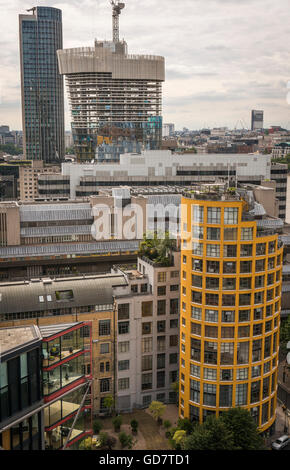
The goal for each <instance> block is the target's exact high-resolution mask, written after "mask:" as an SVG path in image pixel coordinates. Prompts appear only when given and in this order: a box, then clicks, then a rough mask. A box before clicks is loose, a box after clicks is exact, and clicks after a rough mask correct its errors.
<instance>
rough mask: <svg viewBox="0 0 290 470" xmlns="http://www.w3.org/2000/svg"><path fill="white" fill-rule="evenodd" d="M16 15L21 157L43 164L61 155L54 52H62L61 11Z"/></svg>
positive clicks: (40, 9)
mask: <svg viewBox="0 0 290 470" xmlns="http://www.w3.org/2000/svg"><path fill="white" fill-rule="evenodd" d="M29 11H31V14H29V15H19V37H20V65H21V94H22V123H23V147H24V155H25V156H26V158H27V159H29V160H43V161H44V162H45V163H50V162H57V161H60V160H61V159H62V158H63V156H64V150H65V148H64V92H63V77H62V76H61V75H60V74H59V71H58V63H57V55H56V51H57V50H58V49H62V47H63V44H62V12H61V10H59V9H57V8H48V7H34V8H32V9H31V10H29Z"/></svg>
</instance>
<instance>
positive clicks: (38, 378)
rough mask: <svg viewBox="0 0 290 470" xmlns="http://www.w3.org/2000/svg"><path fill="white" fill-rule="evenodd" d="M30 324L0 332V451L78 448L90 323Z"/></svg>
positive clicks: (87, 413) (87, 383)
mask: <svg viewBox="0 0 290 470" xmlns="http://www.w3.org/2000/svg"><path fill="white" fill-rule="evenodd" d="M5 294H6V292H5ZM5 297H6V295H5ZM6 300H7V299H5V301H6ZM32 323H33V322H32V320H30V322H28V323H27V324H26V325H25V326H22V325H20V326H19V324H18V326H16V327H8V328H1V327H0V342H1V357H0V358H1V363H0V368H1V387H0V388H1V393H0V405H1V406H0V410H1V412H0V442H1V447H2V448H3V449H4V450H44V449H49V450H60V449H78V446H79V443H80V442H81V440H82V439H84V438H86V437H87V436H88V435H91V434H92V422H91V410H92V407H91V398H90V397H91V382H92V376H91V361H92V355H91V347H92V342H91V323H90V322H74V323H71V324H68V323H67V324H58V325H53V324H50V325H49V326H40V327H38V326H36V325H33V324H32ZM1 326H2V325H1ZM87 364H88V365H89V370H88V366H87Z"/></svg>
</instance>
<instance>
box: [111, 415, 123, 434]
mask: <svg viewBox="0 0 290 470" xmlns="http://www.w3.org/2000/svg"><path fill="white" fill-rule="evenodd" d="M122 422H123V418H122V416H116V417H115V418H114V419H113V420H112V423H113V425H114V429H115V431H116V432H118V431H120V428H121V424H122Z"/></svg>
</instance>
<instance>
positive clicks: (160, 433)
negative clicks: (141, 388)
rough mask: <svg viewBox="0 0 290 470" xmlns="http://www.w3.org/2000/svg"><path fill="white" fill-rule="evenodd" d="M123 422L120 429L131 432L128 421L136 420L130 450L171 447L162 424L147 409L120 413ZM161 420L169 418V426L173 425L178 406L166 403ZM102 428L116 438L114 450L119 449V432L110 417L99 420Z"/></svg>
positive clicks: (176, 417)
mask: <svg viewBox="0 0 290 470" xmlns="http://www.w3.org/2000/svg"><path fill="white" fill-rule="evenodd" d="M122 419H123V423H122V425H121V431H125V432H126V433H127V434H131V426H130V422H131V421H132V419H136V420H137V421H138V433H137V435H136V436H135V435H133V447H132V450H168V449H172V448H171V446H170V444H169V441H168V439H167V438H166V437H165V430H164V428H163V426H162V425H161V426H160V425H159V424H157V422H156V421H155V420H154V419H153V418H152V416H151V415H150V413H149V412H148V410H136V411H134V412H133V413H126V414H122ZM163 420H169V421H170V422H171V426H175V424H176V423H177V421H178V408H177V406H176V405H167V406H166V410H165V413H164V416H163ZM101 422H102V425H103V428H102V430H101V431H104V432H107V433H108V434H109V435H110V436H114V437H115V438H116V439H117V442H116V445H115V446H114V450H119V449H121V445H120V442H119V433H116V432H115V431H114V426H113V424H112V418H104V419H102V420H101Z"/></svg>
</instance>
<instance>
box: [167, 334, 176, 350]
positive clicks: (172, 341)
mask: <svg viewBox="0 0 290 470" xmlns="http://www.w3.org/2000/svg"><path fill="white" fill-rule="evenodd" d="M169 346H170V347H174V346H178V336H177V335H170V337H169Z"/></svg>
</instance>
